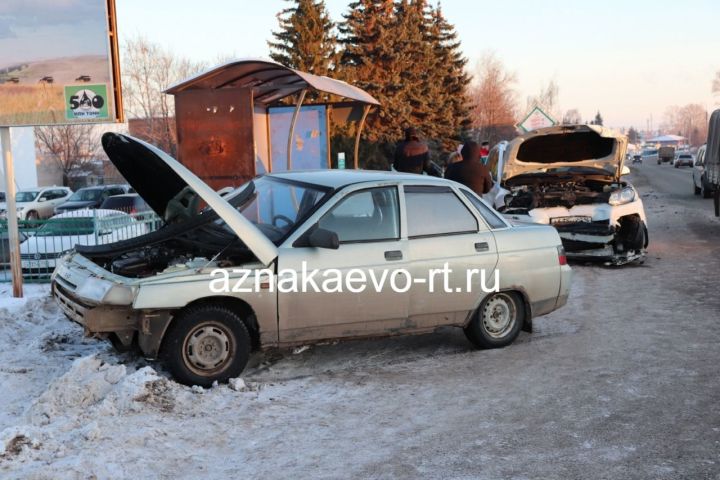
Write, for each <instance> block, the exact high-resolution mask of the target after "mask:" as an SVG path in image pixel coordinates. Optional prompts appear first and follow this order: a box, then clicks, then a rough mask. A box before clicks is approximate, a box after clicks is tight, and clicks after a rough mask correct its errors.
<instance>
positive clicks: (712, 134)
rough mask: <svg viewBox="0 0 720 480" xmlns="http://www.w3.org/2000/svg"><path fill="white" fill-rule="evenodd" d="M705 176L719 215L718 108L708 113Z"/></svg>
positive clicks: (719, 122) (719, 137)
mask: <svg viewBox="0 0 720 480" xmlns="http://www.w3.org/2000/svg"><path fill="white" fill-rule="evenodd" d="M703 163H704V164H705V172H704V175H705V178H706V181H707V184H708V186H709V190H711V191H712V197H713V204H714V206H715V216H716V217H720V109H718V110H715V111H714V112H713V113H712V114H711V115H710V122H709V124H708V137H707V144H706V147H705V158H704V162H703Z"/></svg>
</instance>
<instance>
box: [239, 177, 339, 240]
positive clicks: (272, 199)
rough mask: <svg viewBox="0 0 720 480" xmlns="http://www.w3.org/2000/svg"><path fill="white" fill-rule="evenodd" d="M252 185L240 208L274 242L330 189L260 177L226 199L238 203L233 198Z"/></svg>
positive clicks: (315, 205)
mask: <svg viewBox="0 0 720 480" xmlns="http://www.w3.org/2000/svg"><path fill="white" fill-rule="evenodd" d="M253 187H254V190H253V191H252V193H251V194H250V195H249V196H248V198H246V199H244V200H243V201H241V202H240V204H239V205H238V206H237V209H238V211H240V212H241V213H242V214H243V215H244V216H245V218H247V219H248V220H250V221H251V222H253V223H254V224H255V225H256V226H257V227H258V229H259V230H260V231H262V232H263V233H264V234H265V235H266V236H267V237H268V238H269V239H270V240H272V241H273V242H278V241H280V240H282V239H283V238H284V237H285V236H286V235H287V234H288V233H290V232H291V231H292V230H293V229H294V228H295V226H296V225H297V223H298V222H300V221H302V220H303V219H304V218H305V217H306V216H307V215H308V214H309V213H310V212H312V211H313V210H314V209H315V208H316V207H317V206H318V205H319V204H320V202H321V200H322V199H323V198H324V197H325V194H326V193H327V192H328V191H329V189H328V188H326V187H321V186H319V185H312V184H306V183H296V182H292V181H287V180H279V179H277V178H271V177H260V178H257V179H255V180H253V181H252V182H251V185H247V186H243V187H242V188H240V189H238V190H236V191H235V192H234V193H233V194H231V196H230V197H231V198H229V199H228V198H226V199H228V200H229V201H230V203H232V204H235V202H234V201H233V197H235V196H237V195H238V194H239V193H241V192H243V191H245V189H246V188H253ZM240 196H242V195H240Z"/></svg>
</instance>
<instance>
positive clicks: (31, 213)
mask: <svg viewBox="0 0 720 480" xmlns="http://www.w3.org/2000/svg"><path fill="white" fill-rule="evenodd" d="M25 220H40V215H39V214H38V212H36V211H35V210H30V211H29V212H28V213H27V215H26V216H25Z"/></svg>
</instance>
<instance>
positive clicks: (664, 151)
mask: <svg viewBox="0 0 720 480" xmlns="http://www.w3.org/2000/svg"><path fill="white" fill-rule="evenodd" d="M657 152H658V160H657V163H658V165H660V164H661V163H672V161H673V160H674V159H675V147H660V148H659V149H658V151H657Z"/></svg>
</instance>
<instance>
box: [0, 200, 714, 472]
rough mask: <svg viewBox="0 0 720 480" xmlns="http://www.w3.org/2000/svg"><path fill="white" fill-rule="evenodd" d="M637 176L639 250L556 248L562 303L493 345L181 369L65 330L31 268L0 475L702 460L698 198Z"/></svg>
mask: <svg viewBox="0 0 720 480" xmlns="http://www.w3.org/2000/svg"><path fill="white" fill-rule="evenodd" d="M643 188H644V190H643V192H644V200H645V201H646V202H647V203H648V212H649V214H650V215H651V219H650V229H651V241H653V242H654V243H653V246H652V250H651V255H650V257H649V258H648V261H647V262H646V264H645V265H643V266H640V267H625V268H621V269H612V268H603V267H599V266H575V267H574V271H575V281H574V285H573V290H572V294H571V298H570V301H569V303H568V305H567V306H566V307H565V308H563V309H561V310H560V311H558V312H555V313H553V314H551V315H549V316H547V317H543V318H540V319H537V320H536V322H535V331H534V333H533V334H530V335H528V334H524V333H523V334H522V335H521V337H520V339H519V340H518V342H516V343H515V344H514V345H512V346H511V347H509V348H506V349H502V350H493V351H478V350H474V349H472V348H470V346H469V345H468V343H467V341H466V340H465V338H464V337H463V335H462V332H459V331H457V330H455V329H441V330H440V331H439V332H437V333H435V334H431V335H421V336H414V337H398V338H388V339H379V340H366V341H349V342H339V343H338V342H335V343H329V344H326V345H316V346H312V347H310V348H308V349H297V350H295V351H293V350H282V351H269V352H265V353H262V354H256V355H255V356H254V357H253V358H252V360H251V365H250V366H249V367H248V369H247V370H246V372H245V374H244V375H243V378H242V379H236V380H234V381H232V382H231V383H230V384H229V385H221V386H217V387H214V388H210V389H202V388H197V387H196V388H188V387H185V386H182V385H179V384H177V383H175V382H173V381H172V380H169V379H168V377H167V375H166V373H164V371H163V370H162V367H161V366H160V365H158V364H156V363H149V362H146V361H145V360H143V359H141V358H138V357H135V356H133V355H131V354H118V353H115V352H114V351H113V350H112V349H111V347H110V346H109V344H107V343H105V342H101V341H97V340H93V339H87V338H84V337H83V335H82V330H81V329H80V328H79V327H78V326H76V325H75V324H73V323H72V322H70V321H68V320H66V319H65V318H64V317H63V315H62V314H61V313H60V311H59V310H58V309H57V308H56V306H55V305H54V304H53V302H52V301H51V299H50V298H48V291H47V287H46V286H38V285H28V286H26V295H27V298H25V299H23V300H15V299H10V298H9V291H10V290H9V285H0V385H2V389H1V390H0V478H2V479H61V480H62V479H86V478H97V479H123V478H132V479H135V478H168V479H170V478H172V479H175V478H197V477H199V476H203V477H205V478H237V477H241V476H249V477H251V478H307V477H312V478H338V477H350V478H458V479H461V478H462V479H464V478H517V479H525V478H546V479H549V478H623V479H624V478H658V479H659V478H668V479H670V478H679V477H686V478H716V477H717V475H718V472H720V469H719V468H718V464H717V462H718V460H717V451H718V446H720V424H718V419H720V411H719V407H718V406H717V405H718V403H717V398H718V394H719V393H720V391H719V389H718V373H717V369H716V368H715V367H713V365H716V363H713V362H716V360H717V358H718V355H720V350H719V348H718V345H720V335H719V332H718V328H717V323H716V321H717V309H718V307H719V306H720V305H719V304H718V303H719V302H718V301H717V299H708V296H707V294H706V293H705V292H704V290H705V289H699V288H698V284H697V270H698V269H697V268H688V262H696V263H698V264H699V263H700V262H705V263H704V264H703V266H704V267H708V268H711V267H712V268H717V267H718V266H719V265H717V263H718V262H717V261H715V260H707V259H706V258H705V257H704V256H703V255H701V254H699V253H698V252H702V249H704V248H705V249H706V248H710V247H708V244H707V243H706V240H705V239H704V238H703V236H702V235H701V233H700V230H701V228H700V227H698V226H697V225H701V224H703V222H707V221H708V220H709V217H708V218H705V216H704V215H705V214H704V213H698V212H696V211H693V210H692V207H691V206H682V205H679V206H678V205H673V206H672V207H668V206H667V205H669V204H671V205H672V204H673V203H672V202H673V200H672V198H670V197H669V196H667V195H665V194H662V193H659V192H656V191H653V190H652V189H651V188H650V187H647V186H644V187H643ZM668 215H671V216H670V217H667V216H668ZM666 217H667V218H666ZM668 218H669V219H668ZM688 225H689V226H690V231H691V232H695V233H688ZM698 229H700V230H698ZM679 231H681V232H683V235H685V236H686V237H687V240H683V241H679V240H678V232H679ZM716 233H720V229H718V232H713V234H716ZM708 262H715V263H713V264H712V265H709V264H708ZM709 288H710V290H712V289H713V288H714V290H717V289H718V288H717V283H716V284H715V286H714V287H712V286H711V287H709ZM668 312H672V314H671V315H669V314H668Z"/></svg>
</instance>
